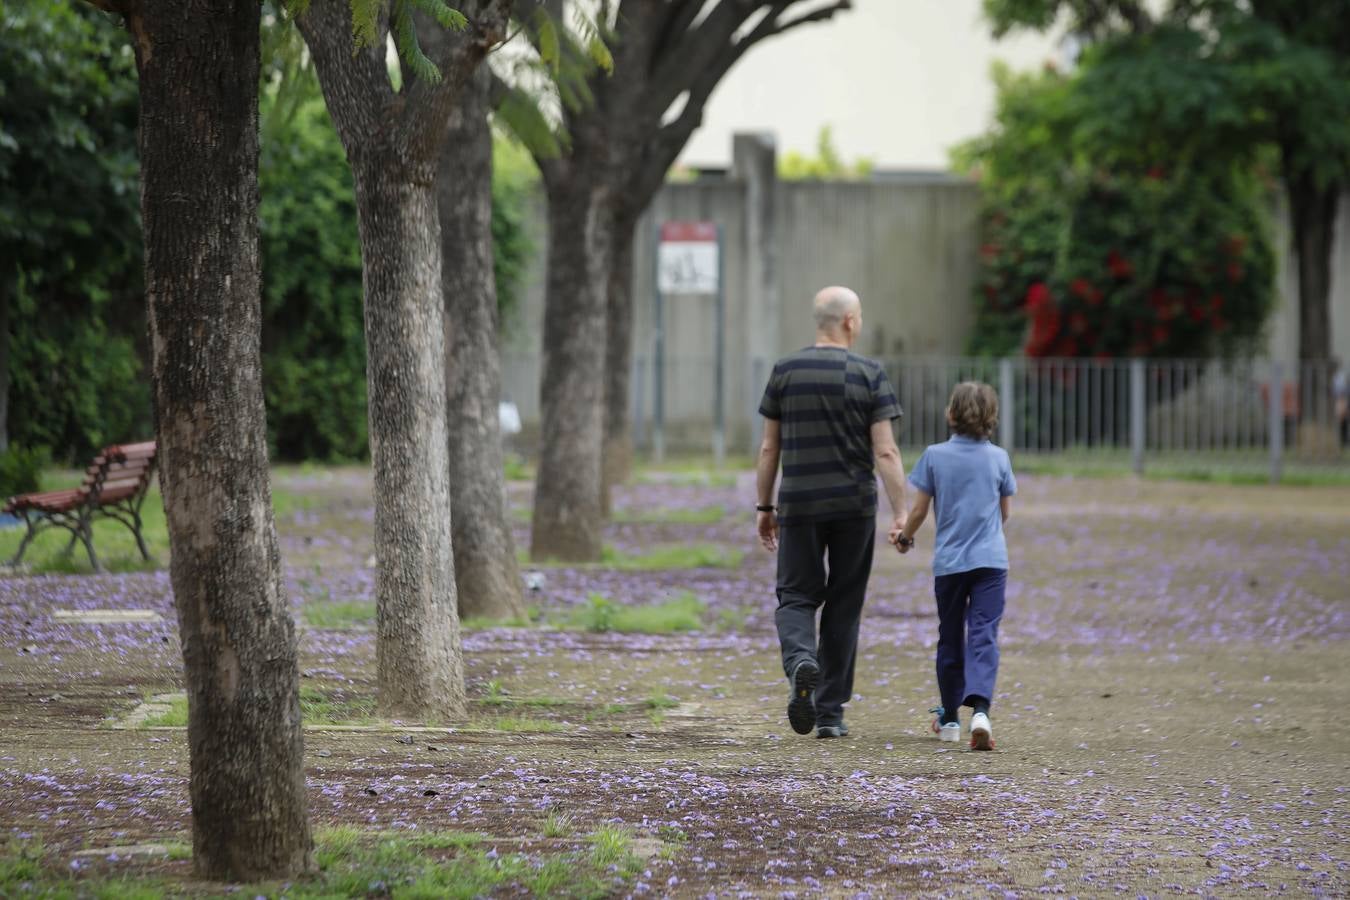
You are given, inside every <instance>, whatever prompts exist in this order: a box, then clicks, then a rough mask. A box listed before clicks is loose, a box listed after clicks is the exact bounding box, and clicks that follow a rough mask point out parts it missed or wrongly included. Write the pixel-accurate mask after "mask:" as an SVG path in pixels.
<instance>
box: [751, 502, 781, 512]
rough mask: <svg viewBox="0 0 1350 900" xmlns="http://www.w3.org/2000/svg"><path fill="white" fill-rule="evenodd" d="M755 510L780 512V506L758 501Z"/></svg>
mask: <svg viewBox="0 0 1350 900" xmlns="http://www.w3.org/2000/svg"><path fill="white" fill-rule="evenodd" d="M755 512H778V507H776V506H774V505H773V504H772V503H757V504H755Z"/></svg>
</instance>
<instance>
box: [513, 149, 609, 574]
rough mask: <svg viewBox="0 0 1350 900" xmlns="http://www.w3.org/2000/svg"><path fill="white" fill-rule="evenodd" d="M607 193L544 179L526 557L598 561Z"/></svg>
mask: <svg viewBox="0 0 1350 900" xmlns="http://www.w3.org/2000/svg"><path fill="white" fill-rule="evenodd" d="M611 215H612V214H611V212H610V210H609V204H608V191H607V190H606V189H605V187H604V186H603V184H602V183H601V181H600V180H599V179H597V178H595V177H593V176H591V175H590V174H589V173H586V172H584V171H573V172H572V173H570V176H569V177H567V178H564V179H561V180H560V182H555V183H553V184H550V185H549V202H548V230H549V251H548V277H547V285H546V288H545V292H546V295H545V303H544V370H543V380H542V384H541V385H540V390H539V399H540V405H541V407H542V412H543V422H542V425H543V442H542V445H541V447H540V454H539V473H538V478H537V480H536V483H535V492H534V498H535V499H534V522H533V529H532V531H533V533H532V535H531V544H530V554H531V556H532V557H533V558H534V559H536V560H543V559H559V560H566V561H572V562H586V561H596V560H599V559H600V555H601V550H602V538H603V530H604V518H603V515H602V513H601V509H600V484H601V479H600V461H601V453H602V447H603V444H604V440H603V438H604V418H605V417H604V388H603V384H604V377H605V344H606V327H605V316H606V305H607V300H606V286H607V284H608V280H609V249H610V243H609V238H610V230H611V227H612V224H613V220H612V218H611Z"/></svg>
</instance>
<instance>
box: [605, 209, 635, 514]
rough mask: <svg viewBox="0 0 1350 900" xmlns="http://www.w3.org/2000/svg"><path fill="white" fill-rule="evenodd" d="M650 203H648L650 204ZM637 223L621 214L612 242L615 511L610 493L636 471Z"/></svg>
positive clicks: (608, 372) (608, 340)
mask: <svg viewBox="0 0 1350 900" xmlns="http://www.w3.org/2000/svg"><path fill="white" fill-rule="evenodd" d="M645 205H646V204H644V206H645ZM636 232H637V222H636V221H635V220H634V219H633V218H631V217H628V216H622V215H620V216H616V217H615V219H614V232H613V235H612V238H611V242H612V246H611V250H610V266H609V282H608V289H607V319H606V329H607V331H606V337H605V448H604V468H603V480H602V483H601V508H602V510H603V512H604V515H605V516H606V517H608V516H609V513H610V509H611V505H612V504H611V502H610V492H611V491H612V489H613V488H614V487H615V486H617V485H621V484H623V483H624V482H626V481H627V480H628V479H629V478H630V477H631V476H632V472H633V433H632V422H631V421H630V420H629V402H630V396H629V395H630V393H631V384H630V382H631V379H632V372H633V240H634V237H635V236H636Z"/></svg>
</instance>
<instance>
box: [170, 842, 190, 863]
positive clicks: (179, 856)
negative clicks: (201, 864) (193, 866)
mask: <svg viewBox="0 0 1350 900" xmlns="http://www.w3.org/2000/svg"><path fill="white" fill-rule="evenodd" d="M164 849H165V850H166V851H168V857H169V859H171V860H173V861H174V862H182V861H183V860H186V859H192V845H191V844H189V843H187V842H186V841H166V842H165V843H164Z"/></svg>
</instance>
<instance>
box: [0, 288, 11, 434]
mask: <svg viewBox="0 0 1350 900" xmlns="http://www.w3.org/2000/svg"><path fill="white" fill-rule="evenodd" d="M11 283H12V279H11V276H5V277H3V278H0V453H4V452H5V451H6V450H8V449H9V304H10V294H11V292H12V291H13V288H12V287H11Z"/></svg>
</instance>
